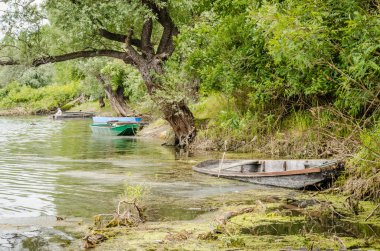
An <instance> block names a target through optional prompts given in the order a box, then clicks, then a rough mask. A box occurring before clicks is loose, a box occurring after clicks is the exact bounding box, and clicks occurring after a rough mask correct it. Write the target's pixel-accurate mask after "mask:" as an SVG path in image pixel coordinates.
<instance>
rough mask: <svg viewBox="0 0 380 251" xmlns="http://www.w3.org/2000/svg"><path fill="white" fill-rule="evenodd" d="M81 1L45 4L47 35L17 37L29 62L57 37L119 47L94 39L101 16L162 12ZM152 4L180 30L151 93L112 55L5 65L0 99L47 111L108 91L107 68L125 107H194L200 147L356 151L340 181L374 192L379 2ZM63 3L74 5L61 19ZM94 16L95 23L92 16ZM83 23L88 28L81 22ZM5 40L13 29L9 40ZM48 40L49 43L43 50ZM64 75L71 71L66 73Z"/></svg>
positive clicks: (301, 153)
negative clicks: (36, 67) (50, 64)
mask: <svg viewBox="0 0 380 251" xmlns="http://www.w3.org/2000/svg"><path fill="white" fill-rule="evenodd" d="M74 2H76V1H74ZM80 2H82V3H83V4H84V6H86V7H87V9H86V8H78V7H77V6H75V5H73V6H72V5H70V3H69V1H63V2H62V3H58V2H56V1H47V3H48V4H47V9H48V13H49V15H51V16H52V17H51V16H50V18H51V24H50V25H45V26H43V25H42V26H43V27H44V28H43V29H41V30H40V31H39V32H40V33H41V34H43V35H45V38H44V39H40V40H38V39H37V40H35V39H36V38H35V37H33V35H35V34H36V32H35V30H32V32H31V31H28V32H29V33H30V34H27V33H28V32H26V33H25V34H24V33H23V34H21V35H22V36H27V37H28V38H29V39H30V43H35V44H34V47H33V48H37V49H36V50H29V51H28V53H26V54H27V57H25V56H24V58H26V59H25V60H26V61H28V60H29V62H31V60H32V59H31V58H33V57H34V58H35V57H38V56H40V55H46V54H47V55H51V54H52V53H57V52H59V48H58V45H57V44H49V43H48V42H49V41H51V40H52V39H53V41H54V40H55V41H60V42H62V44H63V45H64V46H65V52H67V51H68V48H75V49H76V48H83V45H84V44H86V43H87V44H88V45H91V46H100V45H101V46H103V45H104V43H108V44H107V46H110V48H117V44H115V42H114V41H112V42H111V41H105V40H104V39H103V40H101V39H100V40H95V39H94V40H91V41H90V39H92V38H94V35H93V34H94V30H95V29H97V28H98V26H99V23H101V24H102V25H105V26H108V28H110V29H111V30H113V31H118V32H119V31H121V30H123V31H124V30H126V29H128V28H129V27H131V26H137V27H140V28H139V29H140V30H141V25H140V24H141V23H144V18H145V20H150V18H153V17H154V15H156V18H157V15H158V14H157V13H156V14H154V13H153V16H152V14H151V13H150V14H149V13H148V12H146V9H144V8H143V9H140V8H139V7H138V5H139V2H137V1H136V2H135V1H131V2H133V4H132V7H131V6H129V8H131V9H126V8H125V9H123V8H124V7H125V6H124V5H123V4H122V3H121V2H122V1H116V2H117V3H116V4H114V5H113V4H109V3H104V4H99V6H96V4H95V5H94V4H89V3H87V2H88V1H80ZM142 2H146V1H142ZM152 2H154V3H155V4H157V6H158V7H159V8H167V10H168V11H170V14H171V15H172V17H173V20H174V22H175V23H176V27H178V30H179V31H180V33H179V35H177V36H175V41H174V47H175V50H174V52H173V54H172V55H171V56H170V57H168V58H165V64H164V65H163V69H162V71H156V72H155V73H154V74H153V75H152V76H150V77H152V78H153V79H154V81H153V82H154V83H159V86H160V87H159V88H158V90H157V91H155V92H154V94H153V95H152V92H151V91H150V89H149V88H150V85H145V86H144V85H143V82H144V81H145V83H147V80H146V79H145V80H144V81H143V80H142V78H141V77H140V76H139V74H138V72H137V71H136V70H135V69H134V68H133V67H131V66H126V65H123V64H120V63H118V62H116V61H114V60H99V61H97V60H89V61H86V63H80V62H75V63H65V64H66V65H70V66H71V67H59V66H56V68H55V71H54V72H53V73H52V74H51V76H49V74H45V75H44V74H42V73H41V72H40V73H38V74H37V72H36V71H34V72H35V74H29V75H27V74H26V76H21V77H20V76H19V75H17V76H16V77H15V76H14V73H12V71H10V70H6V71H4V70H2V72H1V75H2V76H3V77H2V78H1V79H2V80H3V81H6V82H2V84H3V85H5V87H4V88H3V89H2V90H1V91H0V96H1V97H2V100H1V101H0V107H2V108H7V109H8V108H11V107H15V106H19V105H20V104H21V103H23V102H24V103H25V102H31V103H33V104H34V105H33V106H29V107H32V108H33V109H35V110H41V109H42V110H51V109H55V108H56V107H57V106H62V105H64V104H65V103H67V102H68V101H70V99H74V98H75V97H77V96H78V95H80V94H81V93H83V94H84V95H85V96H86V97H87V98H89V99H98V98H99V97H101V96H104V90H105V87H104V85H103V86H102V84H101V83H99V81H98V80H99V77H98V78H97V76H100V75H101V76H106V79H107V81H108V82H109V83H110V85H111V86H112V88H113V90H116V89H117V88H118V86H123V93H124V97H125V100H126V101H127V103H128V105H129V106H132V107H141V105H139V104H141V103H142V102H144V103H147V102H148V103H150V102H151V99H153V100H154V102H155V104H156V105H157V106H158V107H161V112H163V114H164V117H167V116H168V115H167V114H166V113H165V109H168V108H167V106H168V104H171V105H173V104H175V105H179V104H182V103H184V102H185V103H186V104H189V105H190V107H191V110H192V112H193V113H194V115H195V118H196V123H195V125H196V127H197V128H198V131H199V133H198V138H197V145H198V146H199V145H202V146H204V147H206V148H211V149H220V148H222V147H223V144H224V142H225V141H226V142H227V145H228V148H229V149H231V150H241V151H261V152H266V153H269V154H272V155H278V156H288V157H332V156H335V157H347V156H352V155H355V156H354V158H353V159H352V160H351V161H349V164H348V165H349V166H350V169H349V171H348V174H347V176H346V178H347V180H344V181H342V182H344V183H345V184H346V188H347V190H348V191H350V192H351V191H355V193H354V194H355V196H356V197H357V198H358V199H360V198H372V199H377V200H379V199H380V194H379V191H380V189H379V187H378V184H380V150H379V149H380V142H379V141H380V137H379V128H380V122H379V116H380V111H379V108H380V44H379V41H380V18H379V12H380V2H379V1H377V0H364V1H363V0H344V1H333V0H327V1H326V0H324V1H322V0H316V1H315V0H313V1H311V0H306V1H305V0H302V1H301V0H278V1H276V0H273V1H261V0H217V1H208V0H203V1H194V2H192V1H170V3H169V4H166V2H165V1H163V2H161V1H152ZM95 7H96V8H98V7H99V10H100V12H101V14H102V15H100V14H99V12H94V13H97V14H99V16H91V15H88V13H87V11H88V12H91V11H92V10H93V8H95ZM100 7H101V8H100ZM111 7H112V8H111ZM70 8H71V10H72V11H74V12H75V13H74V14H73V15H72V16H71V17H63V16H64V15H65V13H66V12H65V11H67V9H70ZM121 10H122V11H121ZM131 10H135V11H134V16H133V18H134V19H133V20H132V21H131V20H129V19H128V20H125V17H126V15H128V14H130V12H131ZM136 10H138V11H136ZM84 12H86V13H87V14H86V15H84V17H83V20H82V19H80V21H81V22H82V23H83V24H82V25H80V26H78V25H77V23H78V20H77V19H75V17H78V15H81V14H83V13H84ZM115 13H117V15H120V16H116V18H115V20H113V21H112V22H110V23H104V22H105V21H104V20H103V19H102V18H104V17H107V15H112V16H115V15H116V14H115ZM94 15H95V14H94ZM144 15H145V16H144ZM97 18H100V21H99V23H97V22H95V23H94V20H96V19H97ZM62 20H63V22H61V23H59V21H62ZM144 24H146V22H145V23H144ZM83 25H88V26H90V28H86V29H83ZM81 29H83V30H81ZM139 29H137V30H138V31H139V32H140V30H139ZM160 31H161V30H158V31H154V32H153V34H152V37H153V39H152V41H156V42H152V46H153V47H157V46H158V42H157V41H158V38H159V34H160ZM64 32H66V33H64ZM37 33H38V32H37ZM40 33H38V34H40ZM65 34H69V36H67V37H65ZM12 39H14V36H12V35H11V34H10V33H9V36H8V37H6V38H4V41H5V42H6V43H9V41H14V40H12ZM49 39H50V40H49ZM20 41H21V40H17V42H14V43H15V45H17V47H21V50H20V51H18V50H13V49H12V50H8V52H7V53H8V54H7V56H12V55H19V54H20V55H21V54H23V53H24V51H23V50H25V48H27V47H25V46H26V45H24V44H23V43H22V42H20ZM36 41H37V42H38V43H37V42H36ZM44 46H46V48H48V50H46V49H44V50H41V48H44ZM70 46H72V47H70ZM3 48H9V47H3ZM38 48H39V49H38ZM107 48H108V47H107ZM3 51H4V50H3ZM171 53H172V51H170V53H169V54H171ZM24 54H25V53H24ZM143 54H144V53H143ZM156 56H157V55H156ZM8 69H9V68H8ZM19 71H21V70H20V69H19ZM29 71H31V72H33V71H32V70H29ZM22 72H24V70H23V69H22ZM62 72H64V74H62ZM140 72H141V70H140ZM158 73H159V74H158ZM12 74H13V75H12ZM60 74H61V75H60ZM99 74H100V75H99ZM62 75H65V76H70V78H69V81H67V80H65V79H64V78H63V77H62ZM57 76H61V77H57ZM11 80H12V81H11ZM14 81H17V82H18V83H17V84H16V83H14ZM70 81H71V82H70ZM76 83H81V84H80V85H77V84H76ZM78 86H81V87H78ZM147 87H148V88H147ZM49 88H50V89H49ZM69 89H70V90H69ZM32 90H33V91H32ZM61 90H62V94H58V93H61ZM64 90H67V91H68V92H70V93H67V92H64ZM147 92H148V93H150V94H151V95H150V96H147V95H146V93H147ZM44 93H51V95H50V97H51V98H52V100H54V102H50V103H49V102H47V101H46V100H45V99H48V96H49V95H44ZM64 93H65V94H64ZM55 95H59V96H55ZM157 97H159V98H157ZM41 100H42V101H41ZM39 103H41V104H42V103H43V104H44V107H41V105H38V104H39ZM144 107H151V106H147V105H145V106H144ZM162 107H164V108H165V109H162ZM183 109H184V111H186V109H185V108H183ZM140 112H144V113H146V112H148V110H147V109H144V110H143V111H140ZM153 112H154V113H156V112H157V110H156V109H155V110H153ZM161 115H162V113H161ZM188 116H192V115H190V113H189V114H188ZM169 122H170V121H169ZM189 123H190V122H189Z"/></svg>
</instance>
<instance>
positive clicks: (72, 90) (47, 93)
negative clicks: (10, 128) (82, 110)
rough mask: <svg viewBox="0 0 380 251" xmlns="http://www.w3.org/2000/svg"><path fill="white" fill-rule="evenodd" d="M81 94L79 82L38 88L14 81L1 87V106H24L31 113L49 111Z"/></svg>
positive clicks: (7, 107) (5, 107)
mask: <svg viewBox="0 0 380 251" xmlns="http://www.w3.org/2000/svg"><path fill="white" fill-rule="evenodd" d="M78 94H79V84H78V82H71V83H68V84H65V85H49V86H45V87H41V88H38V89H35V88H32V87H30V86H26V85H22V84H19V83H16V82H13V83H11V84H9V85H7V86H6V87H5V88H2V89H0V96H1V97H2V99H1V100H0V107H1V108H4V109H11V108H23V109H24V110H25V111H27V112H29V113H36V112H48V111H50V110H54V109H56V108H57V107H59V106H62V105H64V104H66V103H68V102H70V101H71V100H73V99H74V98H75V97H77V96H78Z"/></svg>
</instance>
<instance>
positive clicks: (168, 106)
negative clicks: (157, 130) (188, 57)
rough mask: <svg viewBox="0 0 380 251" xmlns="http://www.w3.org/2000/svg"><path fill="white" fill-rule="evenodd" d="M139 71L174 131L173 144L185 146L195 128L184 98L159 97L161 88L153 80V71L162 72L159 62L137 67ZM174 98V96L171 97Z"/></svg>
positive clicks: (192, 137)
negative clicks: (158, 92)
mask: <svg viewBox="0 0 380 251" xmlns="http://www.w3.org/2000/svg"><path fill="white" fill-rule="evenodd" d="M139 70H140V73H141V75H142V77H143V79H144V81H145V85H146V86H147V89H148V93H149V95H150V96H151V97H152V99H153V100H154V101H155V103H156V104H157V105H158V106H159V108H160V110H161V112H162V113H163V114H164V119H165V120H166V121H168V122H169V124H170V126H171V127H172V129H173V131H174V133H175V146H177V147H180V148H187V147H188V146H189V145H190V144H191V143H192V142H193V141H194V139H195V136H196V128H195V124H194V116H193V113H192V112H191V111H190V109H189V107H188V106H187V104H186V102H185V101H184V100H181V101H171V100H168V99H167V97H160V96H159V95H158V94H157V90H159V89H160V88H161V86H162V85H161V83H159V82H158V80H155V78H154V76H153V72H155V73H157V74H163V69H162V66H161V64H160V62H158V63H157V62H154V61H153V62H149V63H146V64H143V65H141V67H139ZM173 99H175V97H173Z"/></svg>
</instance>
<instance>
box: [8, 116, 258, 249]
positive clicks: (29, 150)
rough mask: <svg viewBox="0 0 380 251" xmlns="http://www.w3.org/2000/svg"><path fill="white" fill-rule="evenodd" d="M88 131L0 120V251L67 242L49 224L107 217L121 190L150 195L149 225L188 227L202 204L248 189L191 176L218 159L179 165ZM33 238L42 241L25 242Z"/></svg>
mask: <svg viewBox="0 0 380 251" xmlns="http://www.w3.org/2000/svg"><path fill="white" fill-rule="evenodd" d="M90 123H91V120H63V121H54V120H51V119H48V118H46V117H27V118H18V117H15V118H9V117H8V118H7V117H0V184H1V186H0V250H3V249H4V250H7V249H9V250H11V249H12V250H13V249H15V248H17V249H24V250H32V249H33V248H31V247H33V245H40V243H38V242H39V241H40V242H41V241H42V242H44V241H45V242H46V241H48V240H49V238H52V236H57V235H59V236H60V239H61V241H64V242H65V241H66V242H69V241H72V240H73V239H75V237H72V236H70V234H68V233H66V232H65V231H63V230H62V229H64V228H62V227H61V228H60V227H59V226H57V225H59V224H58V223H57V221H56V218H55V217H56V216H59V217H64V218H68V219H76V220H84V221H86V220H88V221H89V220H90V219H91V217H92V216H94V215H96V214H99V213H112V212H113V211H114V210H115V208H116V205H117V202H118V200H119V199H120V196H122V194H124V192H125V190H126V187H128V186H136V185H140V186H142V187H144V188H146V189H147V190H148V191H149V193H148V195H147V196H148V199H146V200H145V206H146V208H147V211H146V214H147V217H148V220H189V219H193V218H194V217H196V216H197V215H199V214H201V213H203V212H205V211H207V210H209V209H208V208H204V207H203V203H204V201H205V200H206V199H207V198H208V197H210V196H214V195H218V194H226V193H236V192H239V191H244V190H247V189H252V188H254V185H252V184H247V183H242V182H235V181H230V180H224V179H217V178H214V177H209V176H206V175H202V174H198V173H194V172H192V170H191V166H192V165H194V163H196V162H197V161H200V160H203V159H207V158H212V157H220V155H221V154H220V153H213V154H210V155H208V154H206V153H202V154H197V155H196V156H190V157H182V158H180V159H178V157H176V156H178V155H176V152H175V151H174V149H172V148H168V147H163V146H161V142H159V141H157V140H154V139H145V138H128V137H96V136H95V135H92V133H91V130H90V127H89V125H90ZM212 155H214V156H212ZM73 221H75V220H73ZM62 224H63V225H64V223H62ZM61 230H62V231H61ZM36 236H45V237H46V238H45V237H44V238H43V239H38V240H37V241H36V240H34V239H32V241H30V238H34V237H36ZM49 236H50V237H49ZM28 238H29V239H28ZM26 239H27V240H29V242H31V243H29V242H26V241H25V240H26ZM36 242H37V244H36ZM49 249H60V246H59V245H56V246H54V247H53V246H50V248H49Z"/></svg>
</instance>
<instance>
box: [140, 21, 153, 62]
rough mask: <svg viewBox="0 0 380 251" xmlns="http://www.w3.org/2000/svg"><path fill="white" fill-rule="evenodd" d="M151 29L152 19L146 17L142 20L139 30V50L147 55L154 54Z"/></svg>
mask: <svg viewBox="0 0 380 251" xmlns="http://www.w3.org/2000/svg"><path fill="white" fill-rule="evenodd" d="M152 31H153V20H152V19H151V18H149V19H147V20H146V21H145V22H144V25H143V28H142V31H141V50H142V51H143V52H144V53H146V54H149V55H153V54H154V49H153V45H152V43H151V37H152Z"/></svg>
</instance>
